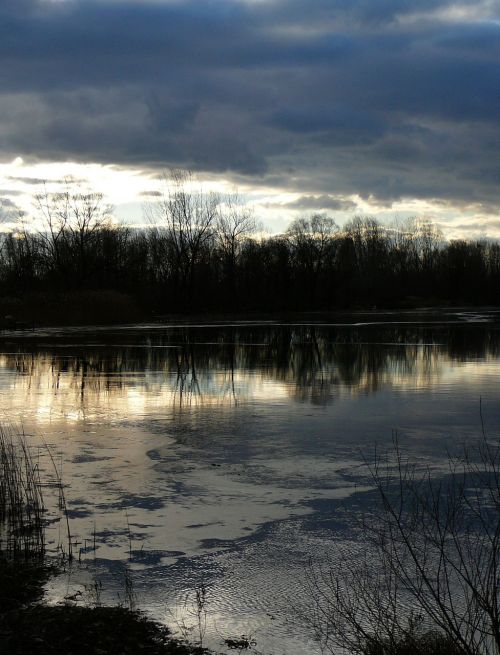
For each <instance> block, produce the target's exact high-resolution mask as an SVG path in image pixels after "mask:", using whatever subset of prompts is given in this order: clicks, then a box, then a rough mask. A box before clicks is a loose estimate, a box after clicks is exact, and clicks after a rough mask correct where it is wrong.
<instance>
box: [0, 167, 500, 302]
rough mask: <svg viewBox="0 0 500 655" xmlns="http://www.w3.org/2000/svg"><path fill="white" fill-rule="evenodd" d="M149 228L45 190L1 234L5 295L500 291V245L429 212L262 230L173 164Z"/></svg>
mask: <svg viewBox="0 0 500 655" xmlns="http://www.w3.org/2000/svg"><path fill="white" fill-rule="evenodd" d="M171 182H172V184H171V187H170V191H169V192H168V194H165V196H164V197H162V198H160V199H159V200H158V201H157V202H155V203H153V204H151V205H150V206H149V208H148V211H147V216H148V219H149V223H148V226H147V227H144V228H140V229H139V228H131V227H127V226H126V225H123V224H122V225H117V224H115V223H114V222H113V221H112V220H111V214H110V211H109V208H107V207H106V206H105V204H104V200H103V197H102V195H100V194H98V193H81V194H72V193H70V192H64V193H58V194H48V193H46V194H43V195H40V196H37V197H36V206H37V213H38V217H39V219H41V223H42V224H43V227H42V228H40V229H39V230H37V231H33V230H31V229H28V227H27V226H26V225H24V224H22V223H20V224H19V227H18V229H17V230H15V231H13V232H10V233H6V234H3V235H2V236H1V238H0V294H1V295H2V296H3V297H5V296H11V297H25V296H26V295H29V294H36V293H46V292H47V291H50V292H62V293H71V292H75V291H76V292H81V291H100V290H101V291H102V290H108V291H109V290H111V291H115V292H120V293H122V294H128V295H129V296H131V297H132V298H134V299H135V301H136V302H137V303H138V305H139V306H140V308H141V310H142V311H147V312H154V313H157V314H171V313H181V312H182V313H185V312H188V313H189V312H200V311H276V310H280V311H281V310H283V311H288V310H290V311H304V310H305V311H307V310H329V309H336V308H359V307H361V308H371V307H374V306H377V307H398V306H412V305H414V304H423V303H428V302H435V303H440V302H448V303H468V304H479V303H493V304H496V303H497V302H498V301H499V290H500V244H499V243H497V242H495V241H489V240H482V241H466V240H453V241H446V240H445V239H444V238H443V235H442V234H441V232H440V231H439V230H438V229H437V228H436V226H434V225H433V224H432V223H431V222H429V221H425V220H418V219H412V220H407V221H404V222H400V223H399V224H394V225H392V226H384V225H382V224H381V223H380V222H378V221H377V220H376V219H374V218H370V217H355V218H353V219H352V220H350V221H349V222H348V223H347V224H346V225H344V226H343V227H342V228H340V227H339V226H338V225H337V223H336V222H335V220H334V219H333V218H332V217H330V216H327V215H325V214H315V215H312V216H310V217H307V218H299V219H296V220H294V221H293V222H292V223H291V225H290V226H289V228H288V229H287V230H286V231H285V232H284V233H282V234H279V235H272V236H271V235H262V233H261V232H259V226H258V223H257V221H256V220H255V218H254V216H253V214H252V213H251V211H250V210H249V209H248V208H247V207H246V206H245V205H244V204H243V203H241V202H239V201H238V199H237V198H236V197H221V196H220V195H217V194H213V193H204V192H202V191H200V190H195V191H192V190H191V187H190V185H189V184H188V183H189V182H190V180H189V178H188V177H187V175H186V174H184V173H179V174H174V175H173V179H172V181H171Z"/></svg>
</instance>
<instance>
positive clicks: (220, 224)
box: [216, 194, 258, 302]
mask: <svg viewBox="0 0 500 655" xmlns="http://www.w3.org/2000/svg"><path fill="white" fill-rule="evenodd" d="M257 229H258V222H257V221H256V219H255V216H254V214H253V211H252V209H251V208H249V207H247V206H246V205H245V204H244V203H243V201H242V199H241V198H240V196H238V194H231V195H228V196H226V197H225V198H223V199H222V202H221V204H220V205H219V208H218V212H217V221H216V240H217V245H218V248H219V252H220V255H221V259H222V267H223V277H224V279H225V280H226V284H227V292H228V294H229V296H230V302H233V300H234V298H235V295H236V292H237V290H236V265H237V259H238V256H239V254H240V252H241V247H242V244H243V242H244V240H245V239H246V238H248V237H249V236H250V235H252V234H254V233H255V231H256V230H257Z"/></svg>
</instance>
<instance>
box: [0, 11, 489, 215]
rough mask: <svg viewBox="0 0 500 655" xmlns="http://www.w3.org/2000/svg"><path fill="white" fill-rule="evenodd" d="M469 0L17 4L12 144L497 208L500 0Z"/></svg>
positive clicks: (8, 27) (1, 44)
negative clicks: (466, 15)
mask: <svg viewBox="0 0 500 655" xmlns="http://www.w3.org/2000/svg"><path fill="white" fill-rule="evenodd" d="M457 4H458V3H456V2H452V1H451V0H450V1H446V0H420V1H419V2H418V3H415V2H414V1H413V0H411V1H410V0H397V1H396V0H351V1H349V2H347V1H343V0H342V1H341V0H311V2H308V3H307V4H305V3H304V2H303V1H302V0H267V1H266V0H263V1H262V2H243V1H238V0H219V2H208V1H207V2H199V1H196V2H195V1H194V0H188V1H182V0H178V1H176V2H173V1H163V2H162V1H160V0H155V1H153V0H151V1H149V2H148V1H146V2H143V1H141V2H139V1H138V0H136V1H132V0H128V1H123V0H85V1H84V0H67V1H58V2H53V1H50V0H39V1H36V0H22V2H19V0H17V1H16V2H14V1H13V0H12V1H11V2H4V3H2V5H1V6H0V83H1V86H0V88H1V91H0V102H1V103H2V112H1V114H0V147H1V149H2V152H3V153H4V157H5V158H7V157H12V156H16V155H22V156H28V157H29V156H35V157H39V158H41V159H52V160H65V159H74V160H79V161H102V162H106V163H116V164H137V165H141V166H145V165H146V166H147V165H149V166H158V167H161V166H172V165H174V166H187V167H191V168H193V169H195V170H203V171H208V172H226V171H227V172H229V174H231V175H233V176H234V177H235V179H236V178H237V177H238V176H240V177H241V176H252V177H253V178H254V179H258V180H259V182H263V183H269V184H280V185H281V186H285V187H288V188H290V189H292V190H298V191H301V192H305V193H306V194H309V196H311V197H312V196H313V195H315V194H320V195H321V194H325V193H332V194H346V193H359V194H360V195H362V196H364V197H374V198H377V199H380V200H382V201H384V202H387V203H389V204H390V202H391V201H393V200H395V199H398V198H401V197H405V196H412V197H431V198H446V199H451V200H456V201H460V202H462V201H463V202H468V201H479V200H483V201H485V202H489V203H493V204H495V203H498V200H499V198H500V185H499V184H498V181H499V177H500V170H499V165H498V163H497V162H498V144H499V143H500V74H499V70H500V61H499V60H500V45H499V44H500V24H499V23H498V21H496V22H495V20H493V18H494V17H495V15H498V14H499V13H500V11H499V9H500V2H498V1H497V0H484V2H481V1H480V0H474V1H472V0H470V1H468V2H467V1H465V2H464V1H463V2H461V3H460V8H461V10H462V11H467V10H473V16H474V15H475V16H477V20H471V19H470V18H467V19H464V20H458V19H456V18H454V19H453V20H452V19H449V18H447V16H448V15H450V16H451V15H452V13H451V10H453V9H454V8H456V6H457ZM447 12H450V13H449V14H447ZM454 15H459V14H457V12H455V14H454Z"/></svg>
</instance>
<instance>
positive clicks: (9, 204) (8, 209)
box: [0, 197, 24, 223]
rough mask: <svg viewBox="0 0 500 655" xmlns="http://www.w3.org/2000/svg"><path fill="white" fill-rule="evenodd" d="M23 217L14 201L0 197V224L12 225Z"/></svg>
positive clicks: (21, 211)
mask: <svg viewBox="0 0 500 655" xmlns="http://www.w3.org/2000/svg"><path fill="white" fill-rule="evenodd" d="M23 215H24V212H23V210H22V209H21V208H20V207H18V206H17V204H16V203H15V202H14V201H12V200H10V198H5V197H3V198H2V197H0V223H13V222H15V221H16V220H18V219H19V218H20V217H21V216H23Z"/></svg>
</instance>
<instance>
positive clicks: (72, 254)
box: [35, 190, 111, 285]
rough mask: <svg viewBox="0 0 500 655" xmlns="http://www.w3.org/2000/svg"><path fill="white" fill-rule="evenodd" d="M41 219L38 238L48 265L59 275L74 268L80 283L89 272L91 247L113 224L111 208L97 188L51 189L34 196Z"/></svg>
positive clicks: (73, 270)
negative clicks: (102, 232)
mask: <svg viewBox="0 0 500 655" xmlns="http://www.w3.org/2000/svg"><path fill="white" fill-rule="evenodd" d="M35 207H36V209H37V211H38V214H39V216H40V218H41V221H42V228H41V229H40V231H39V239H40V242H41V246H42V248H41V249H42V251H43V254H44V258H45V260H46V263H47V266H48V267H49V268H52V269H54V270H55V271H56V272H57V273H58V274H60V275H68V274H69V273H70V271H71V272H73V273H74V275H76V282H77V284H79V285H80V284H82V283H83V282H84V280H85V279H86V278H87V276H88V275H89V272H90V271H89V265H90V259H91V255H92V248H93V245H94V243H95V239H96V236H97V234H98V232H99V230H102V229H103V228H104V227H106V226H108V225H110V219H111V208H110V207H109V205H106V204H105V203H104V197H103V194H101V193H97V192H94V191H89V192H76V193H71V192H70V191H68V190H66V191H64V192H60V193H49V192H48V191H47V190H45V191H44V193H42V194H38V195H36V196H35Z"/></svg>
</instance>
